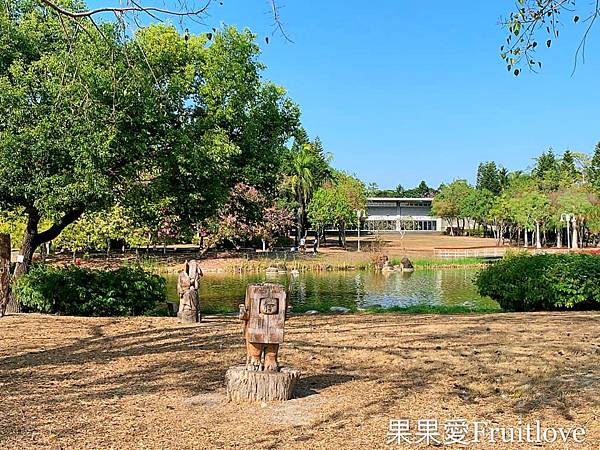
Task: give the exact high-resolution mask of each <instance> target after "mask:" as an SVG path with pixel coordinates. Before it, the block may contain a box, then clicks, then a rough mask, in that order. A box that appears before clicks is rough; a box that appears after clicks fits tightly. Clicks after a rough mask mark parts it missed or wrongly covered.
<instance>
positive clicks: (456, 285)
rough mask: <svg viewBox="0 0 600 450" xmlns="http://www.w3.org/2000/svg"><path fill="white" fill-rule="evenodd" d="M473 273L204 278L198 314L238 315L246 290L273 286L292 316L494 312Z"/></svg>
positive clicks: (173, 288) (172, 282)
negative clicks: (414, 310)
mask: <svg viewBox="0 0 600 450" xmlns="http://www.w3.org/2000/svg"><path fill="white" fill-rule="evenodd" d="M476 273H477V270H474V269H444V270H417V271H415V272H413V273H401V272H392V273H390V274H382V273H380V272H372V271H349V272H306V273H301V274H299V275H292V274H289V273H287V274H281V275H270V274H269V275H267V274H248V273H245V274H213V273H209V274H206V275H205V276H204V277H203V278H202V281H201V287H200V301H201V308H202V310H203V311H204V312H208V313H226V312H233V311H237V309H238V305H239V304H240V303H243V301H244V294H245V291H246V286H247V285H248V284H251V283H261V282H265V281H268V282H274V283H282V284H285V285H286V286H288V288H289V292H290V300H291V304H292V308H293V310H294V311H296V312H302V311H307V310H311V309H315V310H319V311H327V310H329V308H330V307H332V306H343V307H346V308H350V309H352V310H355V309H357V308H369V307H382V308H390V307H393V308H411V307H418V306H426V307H467V308H468V309H473V310H486V309H497V308H498V304H497V303H496V302H494V301H493V300H491V299H489V298H486V297H481V296H480V295H479V294H478V293H477V288H476V287H475V285H474V283H473V279H474V276H475V274H476ZM167 280H168V297H169V300H176V299H177V277H176V276H175V275H169V276H167Z"/></svg>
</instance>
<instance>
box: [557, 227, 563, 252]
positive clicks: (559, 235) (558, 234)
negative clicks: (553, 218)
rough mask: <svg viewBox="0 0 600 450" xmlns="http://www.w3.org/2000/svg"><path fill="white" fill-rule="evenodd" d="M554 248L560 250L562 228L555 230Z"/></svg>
mask: <svg viewBox="0 0 600 450" xmlns="http://www.w3.org/2000/svg"><path fill="white" fill-rule="evenodd" d="M556 248H562V228H560V227H558V228H557V229H556Z"/></svg>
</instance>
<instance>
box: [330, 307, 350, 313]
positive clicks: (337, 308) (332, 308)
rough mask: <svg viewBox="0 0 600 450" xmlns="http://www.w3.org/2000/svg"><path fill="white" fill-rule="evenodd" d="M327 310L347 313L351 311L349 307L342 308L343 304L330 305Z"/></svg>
mask: <svg viewBox="0 0 600 450" xmlns="http://www.w3.org/2000/svg"><path fill="white" fill-rule="evenodd" d="M329 311H331V312H333V313H343V314H346V313H349V312H352V310H351V309H350V308H344V307H343V306H332V307H331V308H329Z"/></svg>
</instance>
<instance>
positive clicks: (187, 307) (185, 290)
mask: <svg viewBox="0 0 600 450" xmlns="http://www.w3.org/2000/svg"><path fill="white" fill-rule="evenodd" d="M201 276H202V270H200V267H199V266H198V263H197V262H196V261H194V260H192V261H187V262H186V263H185V270H184V271H182V272H180V273H179V279H178V281H177V294H178V295H179V312H178V313H177V317H179V320H180V321H181V322H183V323H197V322H200V319H201V317H200V294H199V290H200V277H201Z"/></svg>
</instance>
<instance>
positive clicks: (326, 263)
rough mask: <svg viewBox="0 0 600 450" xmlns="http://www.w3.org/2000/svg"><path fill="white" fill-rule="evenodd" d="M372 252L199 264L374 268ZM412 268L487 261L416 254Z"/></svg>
mask: <svg viewBox="0 0 600 450" xmlns="http://www.w3.org/2000/svg"><path fill="white" fill-rule="evenodd" d="M401 259H402V257H401V256H396V255H392V256H390V263H391V264H392V265H399V264H400V261H401ZM373 260H374V254H372V253H358V252H352V253H336V254H323V255H315V256H313V255H298V256H296V257H294V258H293V259H274V258H264V259H263V258H261V259H241V258H236V259H231V260H227V259H224V260H220V261H217V260H205V261H203V262H201V265H202V266H203V267H205V268H206V270H208V271H210V270H219V271H221V272H229V273H235V272H264V271H266V270H267V269H268V268H272V267H275V268H277V269H280V270H284V271H291V270H297V271H299V272H324V271H348V270H374V269H375V265H374V263H373ZM411 262H412V263H413V265H414V266H415V268H416V269H452V268H481V267H485V266H487V265H488V264H489V261H488V260H485V259H483V258H459V259H452V260H449V259H439V258H427V257H416V258H411Z"/></svg>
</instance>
